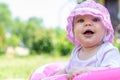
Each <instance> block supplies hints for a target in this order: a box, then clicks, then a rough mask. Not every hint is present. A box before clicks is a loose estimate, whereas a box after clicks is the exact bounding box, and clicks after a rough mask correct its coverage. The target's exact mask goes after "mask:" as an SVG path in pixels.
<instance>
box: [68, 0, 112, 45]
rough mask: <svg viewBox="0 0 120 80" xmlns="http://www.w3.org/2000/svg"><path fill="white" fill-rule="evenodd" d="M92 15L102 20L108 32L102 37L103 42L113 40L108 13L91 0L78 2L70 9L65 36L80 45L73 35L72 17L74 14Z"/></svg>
mask: <svg viewBox="0 0 120 80" xmlns="http://www.w3.org/2000/svg"><path fill="white" fill-rule="evenodd" d="M86 14H88V15H92V16H95V17H99V18H100V19H101V20H102V23H103V24H104V26H105V27H106V29H108V31H109V34H108V35H107V36H105V37H104V40H103V41H104V42H110V43H112V42H113V39H114V30H113V27H112V24H111V19H110V14H109V12H108V10H107V9H106V8H105V7H104V6H103V5H101V4H99V3H96V2H95V1H93V0H86V1H84V2H82V3H80V4H77V5H76V7H75V8H74V9H73V10H72V12H71V13H70V15H69V16H68V18H67V21H68V25H67V28H66V30H67V38H68V39H69V40H70V41H71V42H72V43H74V44H75V45H76V46H78V45H80V43H79V42H78V40H76V39H75V37H74V35H73V31H72V30H73V18H74V17H75V16H76V15H86Z"/></svg>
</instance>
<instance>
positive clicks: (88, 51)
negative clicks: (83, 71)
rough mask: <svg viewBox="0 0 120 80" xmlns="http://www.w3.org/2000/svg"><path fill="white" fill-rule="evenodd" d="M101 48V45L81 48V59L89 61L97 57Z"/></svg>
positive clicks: (79, 53)
mask: <svg viewBox="0 0 120 80" xmlns="http://www.w3.org/2000/svg"><path fill="white" fill-rule="evenodd" d="M100 46H101V44H100V45H95V46H92V47H81V49H80V50H79V52H78V55H79V59H82V60H86V59H89V58H91V57H92V56H94V55H96V54H97V51H98V50H99V48H100Z"/></svg>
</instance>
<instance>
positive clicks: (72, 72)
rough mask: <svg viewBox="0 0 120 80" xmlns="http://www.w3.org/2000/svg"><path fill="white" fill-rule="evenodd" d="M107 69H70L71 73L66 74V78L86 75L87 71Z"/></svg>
mask: <svg viewBox="0 0 120 80" xmlns="http://www.w3.org/2000/svg"><path fill="white" fill-rule="evenodd" d="M107 68H109V67H81V68H80V67H76V68H73V69H71V71H70V72H69V73H68V78H69V79H71V78H73V77H74V76H76V75H80V74H82V73H86V72H89V71H95V70H103V69H107Z"/></svg>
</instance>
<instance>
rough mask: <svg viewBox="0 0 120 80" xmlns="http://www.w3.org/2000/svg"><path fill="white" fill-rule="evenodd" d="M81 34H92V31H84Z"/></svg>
mask: <svg viewBox="0 0 120 80" xmlns="http://www.w3.org/2000/svg"><path fill="white" fill-rule="evenodd" d="M83 34H85V35H86V34H94V32H93V31H92V30H86V31H85V32H83Z"/></svg>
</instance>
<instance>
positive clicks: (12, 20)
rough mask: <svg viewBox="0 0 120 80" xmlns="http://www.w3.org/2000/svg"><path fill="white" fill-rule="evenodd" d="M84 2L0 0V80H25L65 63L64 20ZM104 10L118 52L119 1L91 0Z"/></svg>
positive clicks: (67, 45) (69, 47) (68, 49)
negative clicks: (40, 70)
mask: <svg viewBox="0 0 120 80" xmlns="http://www.w3.org/2000/svg"><path fill="white" fill-rule="evenodd" d="M82 1H85V0H0V62H1V63H0V80H29V78H30V75H31V74H32V72H33V71H34V70H36V69H37V68H38V67H40V66H42V65H44V64H48V63H53V62H62V61H64V62H65V61H68V60H69V57H70V54H71V51H72V49H73V48H74V46H75V45H74V44H72V43H71V42H70V41H68V40H67V39H66V29H65V28H66V25H67V17H68V15H69V13H70V12H71V10H72V9H73V8H74V7H75V5H76V4H78V3H80V2H82ZM95 1H96V2H99V3H101V4H102V5H104V6H105V7H106V8H108V10H109V12H110V15H111V20H112V24H113V27H114V30H115V40H114V43H113V44H114V45H115V46H117V47H118V48H119V50H120V0H95Z"/></svg>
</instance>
